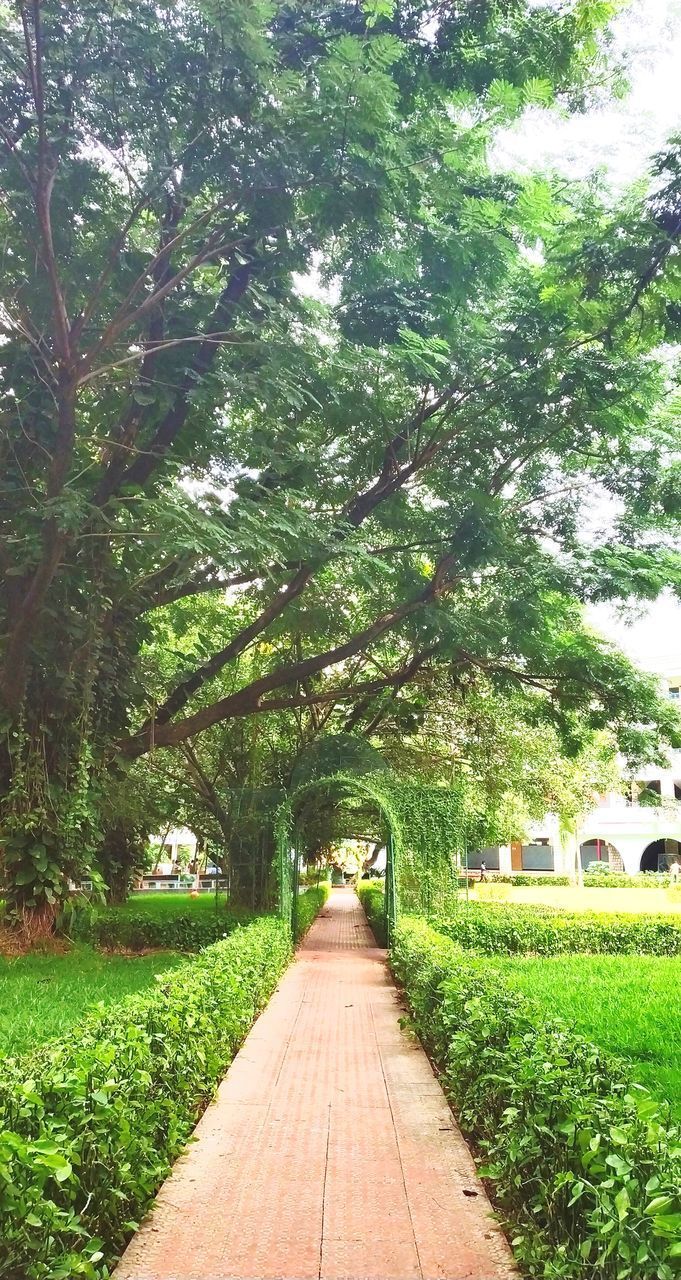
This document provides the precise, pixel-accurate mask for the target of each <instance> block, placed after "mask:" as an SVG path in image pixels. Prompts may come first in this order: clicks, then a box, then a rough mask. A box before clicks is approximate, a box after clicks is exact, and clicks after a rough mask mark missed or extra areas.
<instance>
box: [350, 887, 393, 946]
mask: <svg viewBox="0 0 681 1280" xmlns="http://www.w3.org/2000/svg"><path fill="white" fill-rule="evenodd" d="M357 896H358V897H359V900H360V902H361V904H362V906H363V907H364V911H365V914H366V918H367V920H368V921H369V924H370V925H371V929H372V931H373V934H374V937H375V939H376V942H377V943H378V945H379V947H385V946H387V945H388V939H387V934H386V927H385V889H384V886H383V885H382V884H381V883H380V882H377V881H376V880H360V881H359V882H358V884H357Z"/></svg>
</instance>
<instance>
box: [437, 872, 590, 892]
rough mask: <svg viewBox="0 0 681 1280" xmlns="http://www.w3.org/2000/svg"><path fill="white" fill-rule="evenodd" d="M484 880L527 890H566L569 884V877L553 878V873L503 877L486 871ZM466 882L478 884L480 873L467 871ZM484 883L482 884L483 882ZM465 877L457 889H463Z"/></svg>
mask: <svg viewBox="0 0 681 1280" xmlns="http://www.w3.org/2000/svg"><path fill="white" fill-rule="evenodd" d="M486 879H487V880H488V881H489V882H490V883H491V884H514V885H518V886H522V887H523V888H527V887H529V886H535V887H536V886H537V885H549V887H550V888H551V889H555V888H557V887H560V888H563V889H564V888H566V886H567V885H569V884H570V883H571V881H570V878H569V876H554V875H553V872H551V871H547V872H545V874H544V875H542V876H540V875H536V876H535V875H532V874H531V873H530V872H529V871H517V872H515V873H514V874H513V875H503V874H502V873H501V872H499V871H488V872H487V875H486ZM468 880H469V883H471V884H479V883H480V872H479V871H469V872H468ZM483 883H484V882H483ZM465 887H466V877H465V876H461V877H460V879H459V888H463V889H465Z"/></svg>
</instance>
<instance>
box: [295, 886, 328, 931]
mask: <svg viewBox="0 0 681 1280" xmlns="http://www.w3.org/2000/svg"><path fill="white" fill-rule="evenodd" d="M330 892H331V885H330V884H329V882H328V880H324V881H323V882H322V883H321V884H319V885H315V886H314V887H313V888H311V889H306V890H305V892H304V893H300V894H299V895H298V901H297V904H296V914H295V921H296V929H295V940H296V942H300V941H301V940H302V939H303V938H304V937H305V934H306V933H307V931H308V929H309V928H310V925H312V924H314V921H315V920H316V918H317V916H318V915H319V912H320V911H321V910H322V909H323V907H324V906H325V905H326V903H327V901H328V897H329V894H330Z"/></svg>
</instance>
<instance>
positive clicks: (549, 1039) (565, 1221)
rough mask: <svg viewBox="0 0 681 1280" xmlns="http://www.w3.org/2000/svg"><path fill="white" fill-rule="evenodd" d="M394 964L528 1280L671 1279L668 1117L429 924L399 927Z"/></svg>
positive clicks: (405, 922) (675, 1195)
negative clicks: (587, 1277) (548, 1279)
mask: <svg viewBox="0 0 681 1280" xmlns="http://www.w3.org/2000/svg"><path fill="white" fill-rule="evenodd" d="M509 909H510V908H509ZM391 961H392V965H393V967H394V969H395V973H396V976H397V978H398V980H399V981H400V983H401V985H402V986H403V988H404V989H405V992H406V995H407V999H408V1001H409V1004H410V1006H411V1009H412V1011H413V1019H414V1025H415V1028H416V1030H417V1031H418V1033H419V1035H420V1036H421V1037H422V1039H423V1040H424V1042H425V1043H426V1045H427V1046H428V1048H429V1049H430V1051H431V1053H432V1054H433V1056H434V1058H435V1060H436V1062H437V1063H438V1065H439V1066H440V1068H441V1071H442V1075H441V1079H443V1080H444V1083H445V1089H446V1091H447V1093H448V1095H449V1097H450V1099H451V1101H452V1102H453V1104H454V1107H455V1110H456V1112H457V1116H458V1119H459V1122H460V1124H461V1125H462V1128H463V1129H464V1132H465V1133H466V1134H467V1135H468V1136H470V1137H471V1138H472V1139H473V1141H474V1143H475V1147H476V1150H477V1151H478V1152H479V1153H480V1155H481V1158H482V1160H483V1171H484V1176H485V1178H486V1179H488V1181H489V1182H490V1183H491V1186H492V1195H493V1199H494V1201H495V1204H496V1207H497V1208H498V1210H499V1211H500V1213H501V1215H502V1219H503V1220H504V1222H505V1225H506V1227H507V1230H508V1233H509V1235H510V1237H511V1241H512V1245H513V1250H514V1254H515V1257H516V1259H517V1262H518V1264H519V1266H520V1268H521V1269H522V1271H523V1274H527V1275H528V1276H536V1277H544V1276H547V1275H548V1274H551V1275H552V1276H556V1277H562V1278H564V1280H582V1278H583V1276H584V1274H585V1268H588V1270H589V1273H591V1272H593V1273H594V1274H597V1275H598V1276H599V1280H661V1278H663V1280H671V1277H673V1275H674V1274H676V1268H677V1261H676V1260H677V1259H678V1257H679V1256H680V1255H681V1251H680V1250H679V1247H678V1246H679V1240H678V1233H679V1229H680V1227H681V1201H680V1200H679V1187H680V1186H681V1165H680V1164H679V1160H680V1155H681V1149H680V1148H679V1141H678V1137H679V1135H678V1130H677V1129H676V1128H675V1127H674V1126H673V1125H671V1124H670V1122H669V1117H668V1114H667V1112H666V1108H664V1107H660V1106H659V1105H658V1104H657V1103H656V1101H655V1099H654V1098H651V1097H650V1096H649V1095H647V1094H646V1093H645V1091H642V1090H636V1089H630V1087H629V1070H630V1068H629V1066H628V1065H627V1064H625V1063H622V1062H619V1061H618V1060H617V1059H615V1058H608V1057H607V1056H606V1055H604V1054H603V1053H602V1051H601V1050H600V1049H599V1048H597V1047H596V1046H595V1045H592V1044H589V1043H587V1042H585V1041H583V1040H581V1039H580V1038H579V1036H577V1035H576V1034H575V1033H574V1032H573V1031H572V1030H571V1029H570V1028H569V1027H568V1026H567V1025H566V1023H564V1022H561V1021H560V1020H558V1019H556V1018H547V1017H546V1016H545V1014H544V1012H543V1010H542V1009H540V1007H539V1006H538V1005H536V1004H535V1003H533V1002H530V1001H529V1000H526V999H525V998H524V997H523V996H521V995H519V994H518V993H517V992H516V991H514V990H512V989H511V987H510V986H509V985H508V983H507V982H506V980H505V978H504V976H503V974H502V973H501V972H500V971H499V970H498V969H496V968H495V969H494V970H493V971H488V969H486V967H485V961H484V960H481V959H480V958H477V959H476V958H475V957H473V956H471V955H470V954H466V953H464V952H462V951H461V949H460V948H459V947H457V946H456V944H455V943H453V942H450V941H449V939H445V938H443V937H442V935H441V934H439V933H436V932H435V931H434V930H433V929H431V928H429V927H428V926H427V925H426V924H425V923H424V922H423V921H419V920H416V919H405V918H404V917H403V918H402V919H401V920H400V922H399V924H398V927H397V931H396V936H395V939H394V943H393V947H392V953H391ZM472 990H474V991H475V992H476V995H475V996H474V997H471V991H472ZM643 1109H645V1111H644V1110H643ZM613 1147H614V1150H613V1149H612V1148H613ZM651 1186H654V1187H656V1188H659V1194H658V1195H656V1196H654V1197H653V1198H652V1199H651V1198H650V1197H649V1195H648V1188H649V1187H651Z"/></svg>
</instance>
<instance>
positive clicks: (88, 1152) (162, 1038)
mask: <svg viewBox="0 0 681 1280" xmlns="http://www.w3.org/2000/svg"><path fill="white" fill-rule="evenodd" d="M290 954H291V944H290V938H289V935H288V931H287V930H286V929H285V928H284V926H283V924H282V923H281V922H280V921H277V920H271V919H270V920H259V921H256V922H254V923H253V924H250V925H248V926H246V927H245V928H243V929H238V930H237V931H236V932H235V933H233V934H232V935H231V936H230V937H229V938H227V939H225V940H224V941H223V942H218V943H216V944H214V945H213V946H211V947H209V948H207V949H206V950H205V951H204V952H203V953H202V954H201V955H200V956H198V957H196V958H195V959H192V960H191V961H189V962H187V963H186V964H184V965H182V966H181V967H180V968H179V969H178V970H176V971H175V972H174V973H170V974H168V975H166V976H164V977H163V978H162V979H161V980H160V981H159V982H158V984H157V986H156V989H155V990H154V991H151V992H148V993H143V994H141V995H136V996H130V997H128V999H126V1000H124V1001H122V1002H121V1003H120V1004H117V1005H113V1006H112V1007H111V1008H109V1009H101V1010H97V1011H96V1012H94V1013H92V1014H90V1015H89V1016H88V1017H87V1018H86V1019H84V1020H83V1022H81V1023H80V1024H79V1025H78V1026H77V1027H75V1028H74V1029H73V1030H72V1031H71V1032H70V1034H69V1035H67V1036H65V1038H64V1039H63V1040H61V1041H57V1042H56V1043H55V1044H52V1045H48V1046H46V1047H44V1048H43V1049H41V1050H39V1051H38V1052H36V1053H35V1054H33V1055H32V1056H30V1057H28V1058H24V1059H16V1060H12V1059H8V1060H6V1061H5V1062H3V1063H1V1064H0V1170H1V1171H2V1179H1V1180H0V1272H2V1274H3V1275H7V1276H17V1277H18V1276H21V1277H22V1280H65V1278H66V1277H69V1278H70V1277H72V1276H85V1277H89V1278H90V1280H92V1278H94V1277H96V1276H105V1275H108V1274H109V1272H108V1271H107V1267H110V1266H111V1263H112V1262H113V1260H114V1259H115V1257H116V1255H117V1254H119V1253H120V1252H121V1250H122V1248H123V1246H124V1244H125V1241H126V1239H127V1238H128V1237H129V1235H130V1234H131V1232H132V1231H133V1230H134V1227H135V1224H136V1223H137V1222H138V1221H139V1219H140V1217H141V1215H142V1214H143V1213H144V1211H145V1209H146V1208H147V1206H148V1204H149V1202H150V1200H151V1198H152V1197H153V1195H154V1193H155V1192H156V1190H157V1189H158V1187H159V1185H160V1183H161V1182H162V1181H163V1178H164V1177H165V1176H166V1174H167V1172H168V1170H169V1168H170V1165H171V1163H172V1161H173V1160H174V1158H175V1157H176V1155H177V1154H178V1152H179V1151H180V1150H181V1148H182V1146H183V1145H184V1143H185V1142H186V1140H187V1138H188V1137H189V1134H190V1132H191V1130H192V1127H193V1126H194V1124H195V1123H196V1120H197V1117H198V1115H199V1114H200V1112H201V1110H202V1108H203V1107H204V1105H205V1103H206V1102H207V1101H208V1099H209V1098H210V1096H211V1093H212V1091H213V1088H214V1086H215V1084H216V1082H217V1081H218V1080H219V1079H220V1078H221V1076H222V1075H223V1074H224V1072H225V1070H226V1068H227V1066H228V1065H229V1063H230V1061H231V1059H232V1057H233V1056H234V1053H235V1052H236V1050H237V1048H238V1047H239V1044H240V1043H241V1041H242V1039H243V1037H244V1035H245V1034H246V1032H247V1030H248V1028H249V1027H250V1025H251V1023H252V1021H253V1019H254V1018H255V1016H256V1015H257V1013H258V1012H259V1010H260V1009H261V1008H262V1007H263V1005H264V1004H265V1003H266V1001H267V1000H268V999H269V996H270V995H271V993H272V991H273V989H274V987H275V986H276V983H277V981H278V979H279V977H280V975H281V973H282V970H283V969H284V968H285V966H286V964H287V963H288V960H289V957H290Z"/></svg>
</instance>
